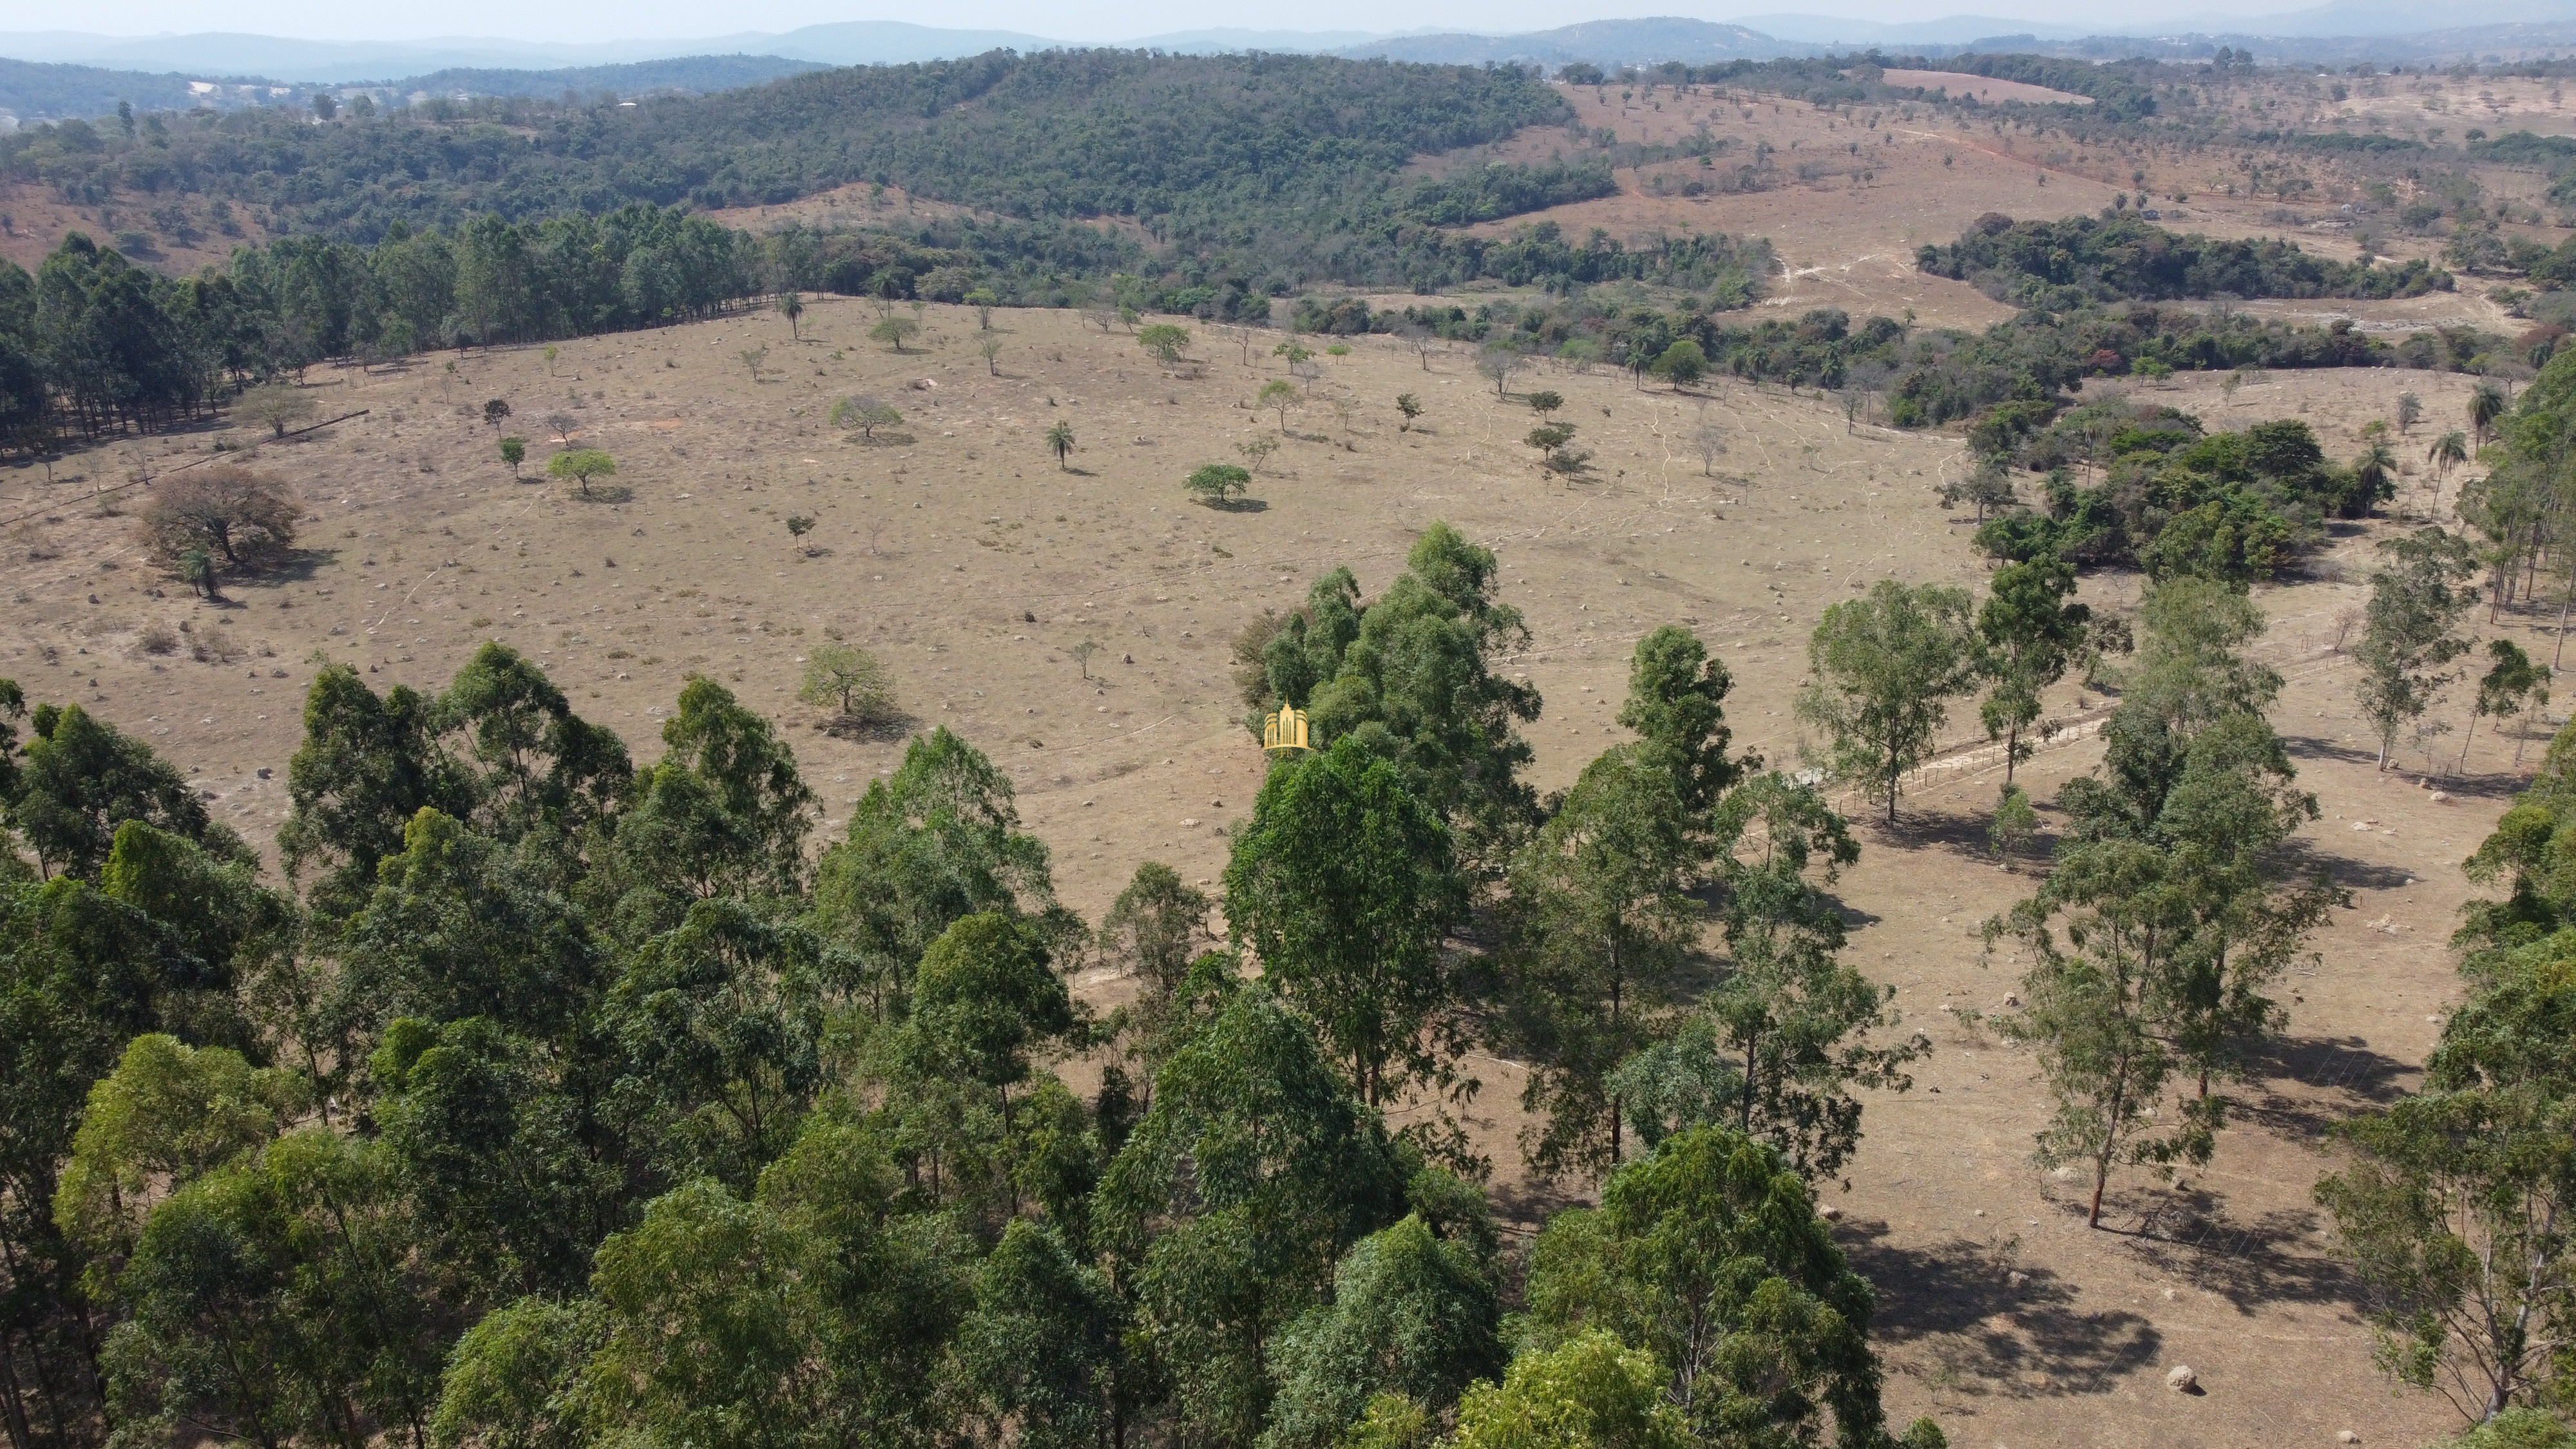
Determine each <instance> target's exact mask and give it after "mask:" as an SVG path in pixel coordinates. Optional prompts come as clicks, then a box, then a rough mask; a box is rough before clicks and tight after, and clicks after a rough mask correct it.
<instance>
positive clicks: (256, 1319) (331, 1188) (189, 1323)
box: [103, 1128, 457, 1449]
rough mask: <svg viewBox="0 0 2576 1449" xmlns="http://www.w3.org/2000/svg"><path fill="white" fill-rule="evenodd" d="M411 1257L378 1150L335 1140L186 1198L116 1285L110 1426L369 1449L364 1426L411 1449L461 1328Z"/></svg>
mask: <svg viewBox="0 0 2576 1449" xmlns="http://www.w3.org/2000/svg"><path fill="white" fill-rule="evenodd" d="M407 1245H408V1243H407V1224H406V1222H405V1219H404V1215H403V1213H402V1211H401V1204H400V1203H399V1201H398V1198H397V1194H396V1193H395V1191H394V1190H393V1184H392V1180H391V1175H390V1174H389V1173H388V1172H387V1171H386V1170H385V1166H384V1164H383V1162H382V1159H381V1154H380V1153H379V1152H378V1151H377V1150H376V1149H374V1148H372V1147H370V1146H369V1145H367V1144H364V1143H360V1142H357V1141H355V1140H352V1139H350V1138H347V1137H343V1136H341V1135H339V1134H337V1133H335V1132H332V1131H331V1130H329V1129H327V1128H307V1129H305V1130H303V1131H300V1132H294V1133H289V1134H288V1135H286V1136H284V1137H281V1138H279V1139H277V1140H276V1141H275V1142H272V1143H270V1144H268V1145H267V1146H266V1148H265V1149H263V1150H262V1151H261V1152H260V1153H258V1154H257V1155H256V1156H251V1157H243V1158H240V1159H237V1160H236V1161H234V1162H233V1163H232V1164H230V1165H228V1166H226V1167H224V1168H221V1169H219V1170H217V1171H215V1172H212V1173H209V1174H207V1175H206V1176H204V1177H201V1178H199V1179H197V1180H196V1181H194V1182H192V1183H190V1184H188V1185H187V1186H186V1187H183V1188H181V1189H180V1190H179V1191H178V1192H176V1193H174V1194H173V1195H171V1196H170V1197H169V1198H168V1199H166V1200H164V1201H163V1202H162V1203H161V1204H159V1205H158V1206H157V1207H155V1208H154V1209H153V1210H152V1213H151V1216H150V1217H149V1218H147V1219H146V1220H145V1223H144V1227H143V1233H142V1237H141V1239H140V1240H139V1242H138V1243H137V1245H136V1247H135V1251H134V1256H133V1258H132V1260H131V1261H129V1262H128V1263H127V1264H126V1266H125V1269H124V1271H123V1272H122V1273H121V1274H120V1275H119V1276H118V1279H117V1287H116V1296H117V1299H118V1301H119V1302H120V1303H122V1304H123V1305H125V1307H126V1308H127V1310H128V1312H129V1314H130V1316H129V1317H128V1318H127V1319H126V1321H125V1322H124V1323H122V1324H119V1325H118V1327H117V1329H116V1330H115V1332H114V1333H113V1334H112V1335H111V1337H110V1339H109V1341H108V1345H107V1349H106V1352H105V1354H104V1355H103V1358H104V1362H105V1365H106V1368H107V1375H108V1386H109V1404H110V1407H111V1409H112V1411H113V1412H114V1414H115V1416H116V1422H117V1423H118V1424H119V1425H120V1426H121V1427H123V1428H125V1429H127V1430H128V1431H129V1432H131V1431H138V1430H149V1431H156V1432H175V1431H176V1430H177V1429H178V1427H179V1426H180V1425H181V1424H183V1423H184V1424H190V1425H194V1426H199V1427H201V1428H212V1429H214V1430H215V1431H217V1432H220V1433H222V1434H224V1435H226V1436H227V1437H231V1438H238V1439H243V1440H248V1441H250V1442H253V1443H256V1444H260V1445H263V1446H280V1449H282V1446H284V1445H286V1444H288V1443H292V1442H298V1441H301V1442H324V1443H330V1444H334V1445H338V1446H341V1449H362V1446H364V1445H365V1444H366V1443H367V1442H368V1440H369V1438H370V1437H371V1436H370V1433H369V1430H368V1424H367V1421H368V1419H370V1418H373V1419H374V1420H376V1421H377V1422H378V1423H380V1424H382V1425H383V1426H384V1427H385V1428H386V1429H388V1430H390V1431H392V1432H393V1433H395V1434H397V1435H398V1436H400V1437H402V1438H404V1439H406V1440H408V1441H409V1442H410V1443H411V1444H412V1445H414V1446H415V1449H419V1446H423V1445H425V1443H426V1434H427V1421H428V1415H429V1411H430V1409H431V1407H432V1405H433V1404H434V1402H435V1400H436V1396H437V1389H438V1373H439V1362H440V1358H441V1356H442V1354H443V1351H444V1350H445V1348H446V1345H447V1343H448V1341H449V1339H450V1337H451V1336H452V1335H453V1334H454V1332H455V1329H456V1326H457V1325H456V1324H455V1322H454V1319H453V1317H452V1305H443V1304H441V1303H440V1302H439V1301H438V1300H437V1298H436V1296H435V1295H434V1294H433V1293H432V1292H431V1291H429V1287H428V1285H427V1284H426V1283H425V1282H424V1281H423V1280H422V1278H421V1276H420V1275H419V1273H418V1271H417V1268H416V1265H414V1264H413V1263H412V1261H411V1260H410V1259H409V1257H408V1256H407V1253H406V1251H405V1250H406V1248H407Z"/></svg>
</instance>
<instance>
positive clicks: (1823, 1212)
mask: <svg viewBox="0 0 2576 1449" xmlns="http://www.w3.org/2000/svg"><path fill="white" fill-rule="evenodd" d="M1816 1216H1818V1217H1820V1218H1823V1219H1824V1220H1825V1221H1826V1222H1829V1223H1838V1222H1841V1221H1842V1220H1843V1210H1842V1209H1841V1208H1838V1207H1832V1206H1826V1207H1820V1208H1818V1209H1816Z"/></svg>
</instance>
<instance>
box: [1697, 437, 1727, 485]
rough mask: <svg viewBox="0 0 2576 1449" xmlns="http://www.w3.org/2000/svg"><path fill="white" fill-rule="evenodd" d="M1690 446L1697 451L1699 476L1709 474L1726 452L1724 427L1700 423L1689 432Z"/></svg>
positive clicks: (1714, 470)
mask: <svg viewBox="0 0 2576 1449" xmlns="http://www.w3.org/2000/svg"><path fill="white" fill-rule="evenodd" d="M1691 447H1692V448H1693V449H1694V450H1696V451H1697V452H1698V453H1699V476H1701V477H1703V478H1706V477H1709V476H1711V475H1712V474H1714V473H1715V472H1716V470H1717V460H1718V459H1719V458H1721V457H1724V456H1725V454H1726V429H1724V428H1721V427H1719V426H1718V425H1717V424H1715V423H1703V424H1701V425H1700V426H1699V428H1698V429H1697V430H1696V431H1694V432H1693V433H1692V434H1691Z"/></svg>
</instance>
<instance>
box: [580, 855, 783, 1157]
mask: <svg viewBox="0 0 2576 1449" xmlns="http://www.w3.org/2000/svg"><path fill="white" fill-rule="evenodd" d="M821 954H822V943H821V942H820V941H819V940H818V939H816V938H815V936H814V935H813V934H812V933H811V932H809V931H807V930H805V929H804V928H802V927H800V926H796V925H793V924H782V923H779V922H777V921H773V920H771V919H769V918H767V917H765V916H764V915H762V914H761V913H760V912H759V911H757V910H755V909H754V908H753V907H751V906H749V905H746V904H745V903H743V902H741V901H739V900H734V899H730V898H723V899H717V900H707V901H699V902H696V903H694V904H693V905H691V906H690V907H689V911H688V915H687V916H686V917H685V918H684V919H683V920H682V921H681V923H680V924H679V925H678V926H676V927H673V928H672V929H671V930H669V931H665V932H663V933H661V934H659V935H656V936H654V937H652V938H650V939H648V940H646V941H645V942H644V943H643V944H642V945H641V946H639V947H637V948H636V950H635V953H634V955H633V957H632V958H631V959H630V960H629V961H628V962H627V964H626V968H625V971H624V973H623V974H622V975H621V976H620V977H619V978H618V980H617V983H616V984H615V985H614V986H612V987H611V988H610V989H609V993H608V997H607V1000H606V1002H605V1003H604V1006H603V1010H604V1016H605V1025H606V1028H607V1030H608V1032H609V1034H610V1035H611V1037H612V1039H613V1040H614V1041H615V1042H616V1045H617V1050H618V1057H619V1069H620V1071H621V1073H622V1075H621V1076H620V1077H619V1079H618V1080H617V1082H616V1083H615V1084H614V1086H613V1087H612V1088H611V1089H610V1102H611V1107H612V1110H614V1111H615V1112H617V1113H618V1114H619V1115H620V1116H621V1117H622V1118H623V1119H624V1121H625V1123H626V1129H627V1131H628V1133H629V1135H630V1137H631V1138H632V1140H634V1141H636V1142H638V1143H640V1144H643V1145H644V1146H645V1147H646V1149H647V1151H648V1152H650V1153H651V1155H652V1156H653V1157H654V1158H655V1159H656V1160H657V1161H658V1163H659V1164H660V1166H661V1167H662V1170H663V1171H664V1172H665V1173H666V1174H667V1175H668V1177H667V1180H675V1181H676V1180H682V1179H686V1178H688V1177H692V1176H697V1175H700V1174H704V1175H708V1176H713V1177H718V1178H722V1179H724V1180H726V1181H727V1182H729V1183H733V1184H737V1185H740V1186H743V1187H746V1188H747V1187H748V1186H749V1185H750V1184H751V1182H752V1180H753V1178H754V1177H755V1176H756V1175H757V1174H758V1172H759V1171H760V1166H761V1164H762V1163H765V1162H768V1161H770V1160H771V1159H772V1158H774V1157H776V1156H777V1155H778V1154H779V1153H780V1152H782V1151H784V1150H785V1149H786V1147H787V1145H788V1144H789V1143H790V1142H792V1141H794V1140H796V1133H797V1130H798V1127H799V1126H800V1124H801V1123H802V1121H803V1119H804V1116H805V1113H806V1109H807V1108H808V1107H810V1106H811V1105H812V1104H813V1100H814V1094H815V1092H816V1091H817V1089H818V1088H819V1087H820V1086H821V1084H822V1075H823V1060H822V1054H823V1034H824V1017H825V1011H826V1007H827V1005H828V1003H827V1001H826V999H825V995H824V992H823V989H822V983H821V981H820V980H819V976H820V969H819V967H820V957H821Z"/></svg>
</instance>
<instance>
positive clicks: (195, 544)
mask: <svg viewBox="0 0 2576 1449" xmlns="http://www.w3.org/2000/svg"><path fill="white" fill-rule="evenodd" d="M303 516H304V510H303V509H302V508H301V507H299V506H297V504H296V502H295V500H294V499H292V498H290V497H288V496H287V493H286V490H285V488H284V487H283V486H282V485H280V484H279V483H278V481H277V480H276V479H274V478H271V477H269V476H267V475H266V474H263V473H254V472H252V471H251V470H249V469H248V468H232V467H222V466H218V467H213V468H201V469H191V470H189V471H188V472H185V473H174V474H172V475H170V476H169V477H167V478H164V479H162V480H161V481H160V482H159V483H157V484H155V485H153V489H152V498H151V501H150V502H148V503H146V504H144V506H143V517H142V519H141V520H140V521H139V524H138V527H139V530H140V533H141V537H142V540H143V546H144V547H145V548H146V549H148V550H149V551H150V552H151V554H152V556H153V557H154V558H156V559H158V560H159V561H160V562H162V563H163V564H166V565H168V566H170V567H172V568H176V567H178V565H179V559H180V556H181V555H182V554H185V553H186V552H187V551H188V550H190V549H192V548H194V549H203V550H205V551H206V553H207V555H208V556H209V557H212V558H213V559H215V560H216V561H217V562H218V563H219V564H220V565H221V566H222V568H223V569H224V571H225V572H227V573H246V572H251V571H254V570H257V569H263V568H269V567H273V566H274V565H276V564H278V563H280V562H282V561H283V560H284V559H285V558H286V556H287V555H288V554H289V553H290V552H292V551H293V550H294V547H295V523H296V520H297V519H300V518H302V517H303Z"/></svg>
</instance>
